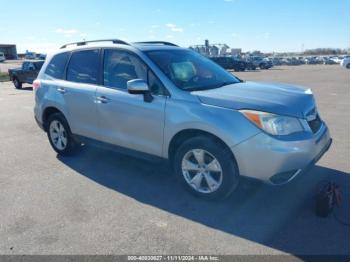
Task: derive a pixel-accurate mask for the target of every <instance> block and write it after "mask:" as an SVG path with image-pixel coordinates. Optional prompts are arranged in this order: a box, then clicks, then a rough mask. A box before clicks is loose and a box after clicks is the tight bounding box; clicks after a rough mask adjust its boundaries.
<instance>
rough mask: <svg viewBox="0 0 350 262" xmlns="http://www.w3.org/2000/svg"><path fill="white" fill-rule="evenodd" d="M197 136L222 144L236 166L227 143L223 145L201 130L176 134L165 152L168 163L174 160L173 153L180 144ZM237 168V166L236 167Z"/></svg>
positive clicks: (220, 141)
mask: <svg viewBox="0 0 350 262" xmlns="http://www.w3.org/2000/svg"><path fill="white" fill-rule="evenodd" d="M198 136H205V137H208V138H211V139H213V140H214V141H216V142H218V143H220V144H222V145H223V146H225V147H226V148H227V149H228V151H229V152H230V154H231V157H232V159H233V160H234V161H235V162H236V164H237V161H236V158H235V156H234V154H233V152H232V150H231V149H230V147H229V146H228V145H227V143H225V142H224V141H223V140H222V139H221V138H219V137H218V136H216V135H214V134H212V133H210V132H207V131H204V130H201V129H183V130H181V131H179V132H177V133H176V134H175V135H174V136H173V137H172V138H171V140H170V143H169V147H168V151H167V156H168V159H169V161H170V163H172V162H173V160H174V155H175V152H176V149H177V148H178V147H179V146H180V145H181V144H182V143H184V142H185V141H186V140H188V139H191V138H194V137H198ZM237 167H238V166H237Z"/></svg>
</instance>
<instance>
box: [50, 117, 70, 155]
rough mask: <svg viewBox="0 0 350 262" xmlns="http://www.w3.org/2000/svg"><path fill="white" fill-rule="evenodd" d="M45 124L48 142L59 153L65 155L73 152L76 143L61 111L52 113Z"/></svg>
mask: <svg viewBox="0 0 350 262" xmlns="http://www.w3.org/2000/svg"><path fill="white" fill-rule="evenodd" d="M47 126H48V128H47V136H48V138H49V141H50V144H51V146H52V148H53V149H54V150H55V151H56V152H57V153H58V154H59V155H63V156H66V155H72V154H73V153H75V151H76V148H77V143H76V142H75V140H74V138H73V136H72V133H71V131H70V128H69V125H68V123H67V121H66V119H65V117H64V116H63V115H62V114H61V113H55V114H52V115H51V116H50V117H49V119H48V125H47Z"/></svg>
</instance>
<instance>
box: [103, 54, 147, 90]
mask: <svg viewBox="0 0 350 262" xmlns="http://www.w3.org/2000/svg"><path fill="white" fill-rule="evenodd" d="M133 79H143V80H145V81H147V67H146V66H145V64H144V63H142V62H141V61H140V59H139V58H138V57H136V56H134V55H132V54H130V53H128V52H125V51H120V50H105V52H104V70H103V82H104V85H105V86H107V87H114V88H120V89H127V82H128V81H129V80H133Z"/></svg>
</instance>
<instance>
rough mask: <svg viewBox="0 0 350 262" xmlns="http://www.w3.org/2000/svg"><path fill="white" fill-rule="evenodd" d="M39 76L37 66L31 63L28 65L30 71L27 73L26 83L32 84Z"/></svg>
mask: <svg viewBox="0 0 350 262" xmlns="http://www.w3.org/2000/svg"><path fill="white" fill-rule="evenodd" d="M37 75H38V71H37V69H36V66H35V64H34V63H33V62H30V63H29V64H28V70H27V71H26V82H27V83H28V84H32V83H33V81H34V80H35V79H36V77H37Z"/></svg>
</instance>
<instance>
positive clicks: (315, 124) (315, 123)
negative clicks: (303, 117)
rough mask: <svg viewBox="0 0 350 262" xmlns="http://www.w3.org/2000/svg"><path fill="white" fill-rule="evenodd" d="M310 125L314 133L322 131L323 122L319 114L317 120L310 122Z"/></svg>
mask: <svg viewBox="0 0 350 262" xmlns="http://www.w3.org/2000/svg"><path fill="white" fill-rule="evenodd" d="M308 124H309V126H310V128H311V130H312V132H313V133H314V134H315V133H317V132H318V130H320V128H321V125H322V120H321V119H320V116H319V115H318V114H317V116H316V118H315V119H314V120H312V121H308Z"/></svg>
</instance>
